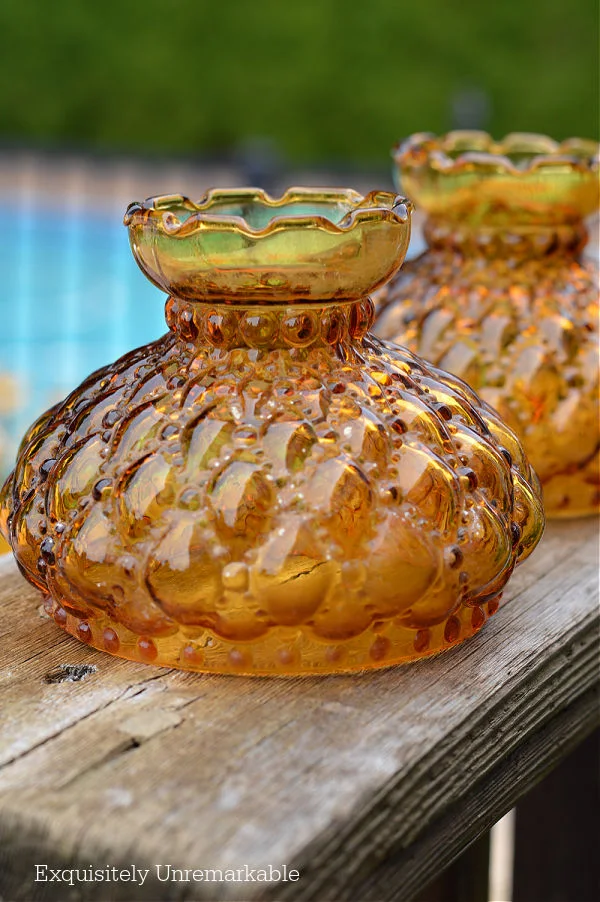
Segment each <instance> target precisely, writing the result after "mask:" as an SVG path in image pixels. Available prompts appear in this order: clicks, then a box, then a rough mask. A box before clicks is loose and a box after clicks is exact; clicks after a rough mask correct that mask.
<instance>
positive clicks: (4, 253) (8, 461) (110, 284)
mask: <svg viewBox="0 0 600 902" xmlns="http://www.w3.org/2000/svg"><path fill="white" fill-rule="evenodd" d="M0 279H1V288H0V475H1V473H2V472H6V470H7V469H8V468H9V467H10V466H11V465H12V459H13V458H14V454H15V451H16V445H17V443H18V440H19V438H20V436H21V435H22V433H23V432H24V430H25V428H26V427H27V426H28V425H29V423H31V422H32V421H33V420H34V419H35V418H36V417H37V416H38V415H39V414H40V413H42V412H43V411H44V410H46V409H47V408H48V407H50V406H51V405H52V404H53V403H54V402H55V401H57V400H59V399H60V398H62V397H64V396H65V395H66V394H67V393H68V392H69V391H70V390H71V389H73V388H75V387H76V386H77V385H78V384H79V383H80V382H81V381H82V380H83V379H84V378H85V377H86V376H87V375H88V374H89V373H90V372H92V371H93V370H95V369H97V368H98V367H101V366H103V365H105V364H108V363H110V362H112V361H114V360H116V359H117V358H118V357H119V356H121V355H122V354H124V353H125V352H126V351H128V350H131V349H132V348H134V347H137V346H139V345H142V344H145V343H146V342H148V341H152V340H153V339H155V338H158V337H159V336H160V335H161V334H163V333H164V332H165V331H166V325H165V320H164V302H165V300H166V297H165V295H164V294H163V293H162V292H160V291H159V290H158V289H157V288H155V287H154V286H153V285H151V284H150V282H148V280H147V279H146V278H145V276H143V275H142V273H141V272H140V270H139V269H138V267H137V264H136V263H135V261H134V259H133V257H132V255H131V251H130V248H129V241H128V238H127V231H126V229H125V228H124V227H123V225H122V224H121V216H120V215H119V214H118V213H115V214H114V215H113V214H111V212H110V211H109V210H107V211H106V212H101V213H97V212H94V213H93V215H90V212H89V209H88V210H87V211H86V212H85V213H84V211H83V210H82V209H71V210H70V211H68V213H67V214H65V213H64V212H63V211H60V210H53V209H51V208H47V207H46V208H44V207H42V208H41V209H40V208H39V207H38V206H36V207H35V209H34V208H33V205H31V206H29V208H28V205H27V204H26V203H25V204H24V203H23V201H22V198H21V199H20V200H19V203H18V204H17V203H15V204H12V203H6V202H2V203H0Z"/></svg>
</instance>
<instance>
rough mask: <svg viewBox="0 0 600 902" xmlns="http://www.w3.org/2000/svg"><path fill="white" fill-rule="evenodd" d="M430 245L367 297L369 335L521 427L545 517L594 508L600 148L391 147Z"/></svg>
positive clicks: (599, 431)
mask: <svg viewBox="0 0 600 902" xmlns="http://www.w3.org/2000/svg"><path fill="white" fill-rule="evenodd" d="M396 163H397V167H398V177H399V180H400V182H401V184H402V186H403V188H404V189H405V190H406V191H407V192H408V193H409V194H410V196H411V197H412V198H413V199H414V201H415V203H416V204H417V207H418V208H419V209H420V210H422V211H423V213H424V214H425V227H424V231H425V238H426V240H427V243H428V245H429V246H428V249H427V250H426V251H425V253H424V254H422V255H421V256H420V257H419V258H418V259H416V260H414V261H411V262H410V263H409V264H407V266H405V267H404V269H403V270H402V272H401V273H400V274H399V275H398V276H397V277H396V278H395V279H394V280H392V281H391V282H390V283H389V284H387V285H386V286H385V287H383V288H382V289H381V290H380V291H379V292H378V293H377V294H376V297H375V300H376V304H377V308H378V320H377V324H376V327H375V329H376V332H377V333H378V334H379V335H380V336H382V337H384V338H386V339H392V340H394V341H398V342H400V343H401V344H405V345H407V346H408V347H409V348H410V349H411V350H413V351H415V352H416V353H418V354H422V355H423V356H424V357H426V358H428V359H429V360H432V361H433V362H435V363H436V364H438V365H439V366H441V367H443V368H444V369H447V370H450V371H451V372H453V373H455V374H456V375H457V376H459V377H460V378H461V379H464V380H465V381H467V382H468V383H469V384H470V385H471V386H472V387H473V388H474V389H475V390H476V391H477V392H478V393H479V394H480V395H481V397H482V398H483V399H484V400H485V401H487V402H488V403H489V404H491V405H492V406H493V407H494V408H495V409H496V410H498V411H499V413H500V415H501V416H502V418H503V419H504V420H505V421H506V422H507V423H508V424H509V426H510V427H511V428H512V429H513V430H514V431H515V432H516V433H517V434H518V435H519V437H520V438H521V440H522V441H523V443H524V446H525V449H526V451H527V453H528V455H529V458H530V460H531V462H532V464H533V466H534V468H535V470H536V472H537V473H538V476H539V477H540V480H541V482H542V487H543V490H544V506H545V508H546V512H547V514H548V515H549V516H552V517H574V516H580V515H584V514H593V513H597V512H598V510H599V509H600V462H599V457H598V452H599V448H600V406H599V396H598V362H599V361H598V263H597V260H596V261H593V262H592V261H588V262H587V263H586V262H585V261H584V259H583V256H582V251H583V248H584V246H585V244H586V241H587V232H586V226H585V218H586V217H587V216H589V215H590V214H592V213H594V212H596V211H597V210H598V197H599V182H598V144H597V143H595V142H593V141H585V140H580V139H571V140H569V141H565V142H563V143H562V144H558V143H557V142H556V141H553V140H552V139H551V138H548V137H546V136H544V135H524V134H513V135H509V136H508V137H506V138H505V139H504V140H503V141H501V142H494V141H493V140H492V139H491V138H490V137H489V135H486V134H484V133H481V132H452V133H450V134H448V135H445V136H443V137H440V138H436V137H435V136H434V135H429V134H420V135H414V136H412V137H411V138H409V139H408V140H407V141H406V142H404V143H403V144H401V145H400V147H399V148H398V150H397V152H396Z"/></svg>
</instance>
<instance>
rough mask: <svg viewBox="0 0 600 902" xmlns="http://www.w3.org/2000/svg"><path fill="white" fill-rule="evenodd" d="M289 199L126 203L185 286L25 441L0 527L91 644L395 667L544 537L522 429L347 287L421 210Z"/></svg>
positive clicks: (480, 607) (391, 265) (305, 666)
mask: <svg viewBox="0 0 600 902" xmlns="http://www.w3.org/2000/svg"><path fill="white" fill-rule="evenodd" d="M299 193H300V192H297V191H295V192H289V193H288V195H287V196H286V197H287V198H288V200H289V197H290V195H291V196H292V198H293V200H292V201H290V203H291V204H292V206H291V209H290V208H289V206H288V208H287V209H285V210H284V211H282V210H281V207H285V206H286V205H285V204H284V203H283V201H272V200H271V199H269V198H266V197H265V196H261V197H260V198H259V199H258V200H256V199H254V200H252V199H251V198H250V199H249V196H250V194H251V195H255V194H256V192H242V193H241V195H242V196H243V197H244V198H245V200H244V204H243V205H242V206H243V210H242V211H240V209H239V208H238V207H237V206H236V207H235V208H234V209H233V211H232V205H233V201H232V199H231V196H232V194H233V193H228V194H225V195H222V194H221V193H219V194H216V193H213V194H211V195H210V198H209V200H205V201H203V202H200V203H199V204H191V202H189V201H187V200H185V199H183V198H175V199H172V198H171V199H164V198H158V199H155V200H152V201H149V202H146V204H142V205H135V206H133V207H132V208H130V210H129V212H128V214H127V217H126V222H127V224H128V226H129V230H130V236H131V240H132V243H133V245H134V250H135V252H136V256H137V258H138V260H139V261H140V262H141V264H142V266H143V268H144V269H145V270H146V271H148V272H149V273H150V274H151V276H152V278H153V279H154V280H155V281H157V282H160V283H161V284H162V283H164V284H165V287H166V283H167V282H168V284H169V286H170V287H171V288H172V287H173V286H174V285H175V284H176V285H177V286H182V285H184V284H185V285H186V286H187V288H186V289H185V291H183V290H181V291H180V293H182V294H183V293H185V294H186V295H188V297H187V299H182V298H180V297H173V296H171V297H170V298H169V300H168V301H167V305H166V315H167V322H168V325H169V330H170V331H169V333H168V334H167V335H166V336H165V337H163V338H161V339H160V340H159V341H157V342H155V343H153V344H151V345H148V346H147V347H143V348H140V349H138V350H136V351H133V352H132V353H131V354H128V355H127V356H125V357H123V358H122V359H121V360H119V361H117V362H116V363H115V364H113V365H112V366H109V367H107V368H106V369H104V370H101V371H99V372H97V373H94V374H93V375H92V376H90V377H89V379H88V380H87V381H86V382H84V383H83V385H81V386H80V387H79V388H78V389H77V390H76V391H74V392H73V393H72V394H71V395H70V396H69V397H68V398H67V399H66V400H65V401H64V402H63V403H62V404H60V405H58V406H57V407H56V408H53V409H52V410H51V411H49V412H48V413H47V414H46V415H45V416H44V417H42V418H41V419H40V420H39V421H38V422H37V423H35V424H34V425H33V426H32V427H31V429H30V430H29V432H28V434H27V435H26V436H25V437H24V439H23V444H22V446H21V452H20V454H19V459H18V462H17V467H16V469H15V471H14V473H13V474H12V475H11V477H10V478H9V480H8V481H7V483H6V485H5V487H4V489H3V492H2V496H1V498H0V510H1V514H0V527H1V528H2V531H3V532H4V533H5V535H6V536H7V537H8V538H9V541H10V543H11V545H12V547H13V549H14V552H15V554H16V556H17V559H18V561H19V564H20V566H21V568H22V570H23V572H24V573H25V574H26V576H27V578H28V579H29V580H30V581H31V582H32V583H34V584H35V585H36V586H38V588H39V589H40V590H41V591H42V592H43V593H44V595H45V596H46V597H47V610H48V612H49V614H50V615H51V616H52V617H54V619H55V620H56V622H57V623H58V624H59V625H60V626H62V627H63V628H64V629H66V630H67V631H68V632H70V633H71V634H72V635H74V636H77V637H78V638H79V639H80V640H82V641H84V642H87V643H89V644H91V645H93V646H95V647H97V648H101V649H105V650H106V651H109V652H111V653H114V654H117V655H122V656H124V657H127V658H132V659H134V660H140V661H146V662H153V663H156V664H163V665H167V666H173V667H181V668H184V669H190V670H205V671H214V672H237V673H262V674H268V673H284V674H285V673H288V674H291V673H327V672H339V671H346V670H361V669H366V668H374V667H381V666H385V665H388V664H393V663H397V662H399V661H406V660H410V659H412V658H417V657H421V656H423V655H426V654H430V653H432V652H436V651H440V650H443V649H445V648H448V647H450V646H452V645H453V644H455V643H456V642H458V641H460V640H462V639H464V638H466V637H468V636H470V635H472V634H473V633H474V632H476V631H477V630H478V629H479V628H480V627H481V626H482V625H483V623H484V622H485V620H486V619H487V618H488V617H489V616H490V614H493V613H494V611H495V610H496V609H497V607H498V599H499V595H500V593H501V590H502V588H503V586H504V584H505V583H506V581H507V579H508V578H509V576H510V574H511V572H512V570H513V568H514V566H515V564H516V563H517V562H518V561H520V560H522V559H523V558H525V557H526V556H527V555H528V554H529V553H530V552H531V551H532V550H533V548H534V547H535V545H536V543H537V541H538V540H539V538H540V534H541V531H542V528H543V515H542V510H541V505H540V499H539V489H538V485H537V481H536V479H535V477H534V475H533V473H532V471H531V469H530V467H529V464H528V463H527V461H526V460H525V457H524V456H523V452H522V450H521V447H520V445H519V443H518V441H517V440H516V438H515V437H514V435H513V434H512V433H511V432H510V430H509V429H508V428H507V427H506V426H504V425H503V423H502V422H501V421H500V420H499V418H498V417H497V415H496V414H495V413H493V412H492V411H491V410H490V409H489V408H487V407H486V406H485V405H484V404H483V403H482V402H481V401H480V400H479V398H477V396H476V395H475V394H474V393H473V392H472V391H471V390H470V389H469V388H467V387H466V386H465V385H463V384H462V383H461V382H460V381H459V380H458V379H456V378H455V377H453V376H450V375H448V374H446V373H443V372H441V371H440V370H437V369H435V368H434V367H431V366H429V365H428V364H426V363H424V362H423V361H422V360H420V359H419V358H417V357H415V356H413V355H412V354H411V353H410V352H409V351H406V350H404V349H402V348H398V347H395V346H391V345H386V344H385V343H383V342H381V341H379V340H378V339H377V338H375V337H373V336H372V335H371V334H370V333H369V328H370V326H371V324H372V320H373V305H372V302H371V301H370V299H369V298H368V297H366V296H362V295H361V296H359V297H358V298H357V297H356V293H357V291H358V289H357V288H356V286H357V285H358V286H360V292H363V291H366V290H368V289H370V288H372V287H374V286H376V285H378V284H380V281H381V279H382V278H384V277H385V274H389V273H390V272H392V271H394V270H396V269H397V268H398V267H399V266H400V264H401V262H402V257H403V254H404V251H405V249H406V245H407V242H408V237H409V230H410V205H409V204H408V203H406V202H404V201H403V200H402V199H401V198H397V197H395V196H394V195H387V194H384V193H380V194H377V195H370V196H369V197H368V198H366V199H363V198H360V197H359V196H358V195H354V193H353V192H344V193H343V198H344V200H343V204H341V203H340V200H339V197H340V192H312V193H311V192H307V191H304V192H302V203H303V208H302V209H298V207H297V206H295V205H296V204H298V203H299V201H298V200H297V199H296V198H297V195H298V194H299ZM239 194H240V193H239V192H238V193H237V194H236V195H235V196H236V198H237V197H238V196H239ZM223 196H225V198H226V200H227V204H228V205H229V206H226V209H225V210H223V205H224V204H225V201H224V200H223ZM213 203H214V205H215V206H214V209H213V206H212V205H213ZM238 203H239V201H238V200H237V199H236V200H235V204H238ZM344 204H345V205H346V206H345V207H344ZM171 206H173V207H174V210H171ZM340 206H341V207H342V209H340ZM273 207H274V208H275V209H271V208H273ZM215 209H216V212H215ZM265 209H267V210H268V213H266V212H265ZM182 210H186V211H187V210H189V211H191V217H193V219H194V221H193V223H192V222H190V220H189V219H188V220H186V219H185V215H184V214H183V213H182V212H181V211H182ZM242 212H243V215H242ZM363 214H364V215H363ZM265 217H266V219H267V221H266V222H264V219H265ZM186 222H187V223H188V225H187V226H186V227H185V228H184V227H183V225H182V223H183V224H185V223H186ZM259 226H260V228H259ZM205 232H208V233H210V235H211V236H212V237H214V238H215V242H214V243H210V244H206V245H203V244H202V242H203V240H204V237H205ZM157 234H158V235H159V236H160V241H159V243H158V244H156V241H157V239H156V235H157ZM232 234H233V235H234V237H235V249H232V250H231V258H230V257H229V256H228V254H229V251H228V250H227V248H228V247H229V242H230V237H231V235H232ZM274 235H277V236H279V239H278V242H277V244H276V247H275V249H274V245H273V243H272V241H271V239H272V237H273V236H274ZM192 237H193V238H194V241H195V244H194V245H192V246H191V248H190V245H189V241H190V239H191V238H192ZM217 239H218V240H217ZM242 239H243V240H242ZM150 248H153V250H152V251H151V250H150ZM311 248H312V250H311ZM195 254H197V257H198V259H197V263H196V264H194V259H195V257H194V255H195ZM311 254H314V257H311ZM211 255H214V256H211ZM211 260H212V261H213V262H212V263H210V261H211ZM217 260H218V261H219V262H218V263H217ZM177 261H179V263H178V262H177ZM328 261H332V262H331V264H330V263H328ZM329 265H331V269H329V268H328V267H329ZM266 272H272V273H276V274H277V280H276V281H275V282H274V283H273V284H271V283H270V282H269V281H268V279H267V278H266V276H265V273H266ZM166 273H168V275H166ZM240 274H242V275H243V279H245V280H246V281H245V282H244V283H243V284H244V285H245V288H243V291H242V289H240V286H241V285H242V276H241V275H240ZM259 274H260V275H259ZM226 278H231V282H232V285H234V286H235V292H238V291H242V293H243V297H240V295H239V294H237V293H236V294H235V296H234V297H229V296H227V293H226V291H225V287H224V286H225V285H226V281H225V280H226ZM281 280H287V282H286V284H287V285H288V287H287V288H286V289H283V288H282V283H281ZM257 284H260V286H261V287H260V289H259V291H258V296H259V298H260V300H259V301H257V293H256V285H257ZM269 285H270V286H271V287H270V288H269V287H268V286H269ZM211 286H213V287H211ZM214 286H218V294H217V296H218V300H217V301H215V300H214V297H213V295H214V294H215V293H216V292H217V288H215V287H214ZM300 286H303V287H302V290H300ZM270 292H271V293H270ZM282 292H283V293H282ZM285 292H288V293H287V295H286V294H285ZM338 293H339V294H338ZM189 295H191V299H190V297H189Z"/></svg>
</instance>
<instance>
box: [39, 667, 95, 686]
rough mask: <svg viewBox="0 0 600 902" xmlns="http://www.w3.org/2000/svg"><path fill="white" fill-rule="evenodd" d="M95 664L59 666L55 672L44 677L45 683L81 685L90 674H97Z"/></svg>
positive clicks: (50, 672) (52, 671)
mask: <svg viewBox="0 0 600 902" xmlns="http://www.w3.org/2000/svg"><path fill="white" fill-rule="evenodd" d="M97 670H98V668H97V667H96V665H95V664H59V665H58V667H55V668H54V669H53V670H49V671H48V673H47V674H46V676H45V677H44V682H45V683H79V682H80V680H84V679H85V678H86V676H89V675H90V673H96V671H97Z"/></svg>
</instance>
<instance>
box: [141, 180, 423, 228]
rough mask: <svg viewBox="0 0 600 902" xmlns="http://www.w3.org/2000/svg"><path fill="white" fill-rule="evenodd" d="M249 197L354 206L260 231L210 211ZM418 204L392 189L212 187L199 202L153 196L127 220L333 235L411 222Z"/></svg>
mask: <svg viewBox="0 0 600 902" xmlns="http://www.w3.org/2000/svg"><path fill="white" fill-rule="evenodd" d="M222 201H228V202H230V203H234V202H235V201H244V202H246V203H257V204H261V205H262V206H265V207H271V208H273V209H274V210H276V209H277V208H279V207H284V206H286V205H287V204H291V203H297V202H305V203H306V202H311V201H312V202H318V203H331V204H332V205H333V204H336V203H345V204H349V205H352V209H350V210H349V211H348V212H347V213H346V214H345V215H344V216H343V217H342V219H341V220H340V221H339V222H337V223H336V222H333V221H332V220H331V219H328V218H327V217H326V216H322V215H313V216H306V215H287V216H286V215H279V216H278V215H274V216H273V217H272V218H271V219H270V220H269V222H268V223H267V225H266V226H264V227H263V228H262V229H254V228H252V226H250V225H249V224H248V223H247V222H246V220H245V219H244V218H243V217H242V216H235V215H219V214H216V213H211V212H210V210H211V208H213V207H214V206H215V205H216V204H217V203H219V202H222ZM173 207H177V208H184V209H186V210H189V211H190V216H189V217H187V218H186V219H185V220H183V221H182V220H180V219H179V218H178V217H177V216H176V215H175V214H174V213H173V212H172V208H173ZM412 210H413V204H412V203H411V201H410V200H408V199H407V198H406V197H403V196H401V195H398V194H395V193H394V192H391V191H371V192H369V194H366V195H362V194H360V193H359V192H357V191H353V190H352V189H332V188H297V187H296V188H288V189H287V190H286V191H285V192H284V193H283V194H282V195H281V196H280V197H277V198H273V197H271V195H269V194H268V193H267V192H266V191H263V190H262V189H260V188H240V189H237V188H224V189H222V188H212V189H210V190H209V191H207V192H206V194H205V195H204V196H203V197H202V198H201V199H200V200H199V201H192V200H190V199H189V198H188V197H185V196H184V195H180V194H170V195H161V196H157V197H150V198H147V199H146V200H145V201H143V202H142V203H139V202H137V201H135V202H134V203H131V204H129V206H128V208H127V211H126V213H125V216H124V219H123V223H124V225H126V226H127V227H134V226H138V225H142V224H145V223H147V222H148V221H150V220H151V221H152V222H153V223H154V224H155V225H157V226H158V228H159V229H161V231H163V232H164V233H165V234H166V235H168V236H170V237H174V238H183V237H187V236H189V235H191V234H194V233H195V232H197V231H200V230H209V231H233V232H238V233H240V234H246V235H248V236H249V237H252V238H254V239H256V238H263V237H266V236H268V235H272V234H273V233H274V232H277V231H280V230H283V229H290V230H291V229H306V228H316V229H321V230H323V231H326V232H330V233H333V234H344V233H347V232H350V231H351V230H352V229H353V228H355V227H356V226H357V225H359V224H361V223H363V222H376V221H378V222H395V223H398V224H402V225H404V224H407V223H408V221H409V219H410V213H411V212H412Z"/></svg>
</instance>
